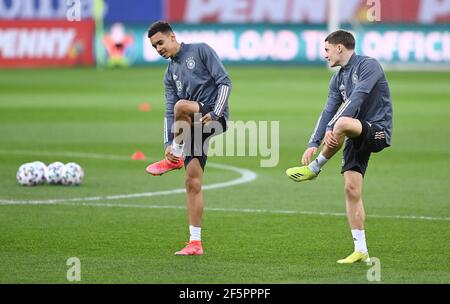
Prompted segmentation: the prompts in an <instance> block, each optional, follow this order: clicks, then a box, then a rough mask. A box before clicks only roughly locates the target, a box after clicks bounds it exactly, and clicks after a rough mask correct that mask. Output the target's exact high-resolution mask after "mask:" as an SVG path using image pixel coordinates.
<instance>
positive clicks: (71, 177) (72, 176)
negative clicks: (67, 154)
mask: <svg viewBox="0 0 450 304" xmlns="http://www.w3.org/2000/svg"><path fill="white" fill-rule="evenodd" d="M83 178H84V171H83V168H81V166H80V165H79V164H77V163H73V162H71V163H67V164H65V165H64V173H63V176H62V183H63V185H79V184H81V182H82V181H83Z"/></svg>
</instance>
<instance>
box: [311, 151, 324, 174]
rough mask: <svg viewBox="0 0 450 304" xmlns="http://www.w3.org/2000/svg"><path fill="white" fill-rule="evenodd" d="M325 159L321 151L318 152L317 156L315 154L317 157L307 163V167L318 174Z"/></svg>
mask: <svg viewBox="0 0 450 304" xmlns="http://www.w3.org/2000/svg"><path fill="white" fill-rule="evenodd" d="M327 161H328V159H327V158H325V156H323V155H322V153H320V154H319V156H317V158H316V159H315V160H313V161H312V162H311V163H310V164H309V165H308V167H309V169H311V171H312V172H314V173H315V174H319V172H320V168H322V167H323V165H325V164H326V162H327Z"/></svg>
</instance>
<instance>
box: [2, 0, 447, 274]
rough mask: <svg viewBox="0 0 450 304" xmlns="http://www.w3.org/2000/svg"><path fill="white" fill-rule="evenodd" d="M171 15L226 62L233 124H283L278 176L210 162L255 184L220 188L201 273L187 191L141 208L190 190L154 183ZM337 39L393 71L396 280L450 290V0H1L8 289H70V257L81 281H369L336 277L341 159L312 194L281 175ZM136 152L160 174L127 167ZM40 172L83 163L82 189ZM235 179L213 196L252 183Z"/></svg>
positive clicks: (388, 211)
mask: <svg viewBox="0 0 450 304" xmlns="http://www.w3.org/2000/svg"><path fill="white" fill-rule="evenodd" d="M160 19H165V20H168V21H169V22H171V23H172V25H173V27H174V29H175V32H176V34H177V36H178V40H179V41H184V42H206V43H208V44H210V45H211V46H212V47H213V48H214V49H215V50H216V51H217V53H218V54H219V56H220V57H221V58H222V59H223V61H224V63H225V65H226V67H227V69H228V71H229V72H230V75H231V79H232V81H233V92H232V95H231V99H230V107H231V115H232V116H231V118H232V119H233V120H242V121H250V120H255V121H280V134H279V135H280V136H279V147H280V155H279V157H280V159H279V164H278V165H277V166H275V167H272V168H261V167H260V161H259V158H258V157H211V159H210V162H211V163H219V164H221V165H228V166H233V168H240V169H245V170H252V171H253V172H255V173H256V174H257V178H256V179H255V180H253V181H252V182H250V183H246V184H241V185H236V186H235V187H230V188H224V189H217V190H214V191H205V197H206V207H207V210H206V211H205V224H204V230H203V231H204V232H203V238H204V240H205V250H206V253H207V255H205V256H204V257H202V258H201V259H199V260H195V259H184V260H183V259H179V258H175V257H173V256H172V254H173V252H174V251H175V250H177V249H179V248H178V247H180V246H182V245H183V241H185V240H186V235H187V224H186V214H185V210H184V196H183V194H182V193H180V192H178V194H177V193H174V195H167V196H164V195H159V196H158V194H157V195H154V197H153V194H147V195H142V196H139V195H136V194H139V193H141V194H142V193H149V191H151V193H160V192H161V191H163V192H164V191H166V190H168V191H169V192H170V190H171V189H180V188H183V176H182V174H180V173H177V174H172V175H170V176H169V175H167V176H163V177H161V178H159V179H156V178H153V177H151V176H147V175H145V173H144V171H143V170H144V168H145V165H146V164H147V162H150V161H155V160H158V159H159V158H160V157H161V156H162V128H163V125H162V117H163V113H164V112H163V111H164V104H163V96H164V95H163V86H162V77H163V73H164V68H165V64H166V63H165V61H164V60H163V59H162V58H160V57H159V56H158V55H157V54H156V52H155V51H154V50H153V49H152V48H151V45H150V44H149V43H148V42H147V37H146V30H147V28H148V26H149V25H150V24H151V23H152V22H154V21H156V20H160ZM336 28H344V29H348V30H351V31H352V32H353V33H354V34H355V35H356V40H357V47H356V51H357V53H359V54H362V55H368V56H372V57H375V58H377V59H378V60H379V61H380V62H381V63H382V64H383V66H384V67H385V68H386V70H387V76H388V79H389V81H390V85H391V91H392V95H393V103H394V135H393V136H394V137H393V146H392V148H390V149H388V150H386V151H385V152H383V153H381V154H380V155H376V156H374V157H373V158H372V160H371V166H370V167H369V170H368V176H367V178H366V189H365V200H366V211H367V218H368V219H367V228H366V230H367V231H368V232H367V233H368V245H369V250H371V254H372V255H373V256H375V257H379V259H380V261H381V263H382V264H381V265H382V266H381V269H382V276H381V281H382V282H386V283H450V271H449V270H450V258H449V255H448V252H450V247H449V246H450V245H449V244H450V243H449V242H448V240H449V239H450V229H449V228H450V200H449V196H448V181H449V178H450V175H449V172H450V163H449V159H450V155H449V148H450V146H449V143H448V138H449V137H450V124H449V117H450V105H449V101H450V73H449V71H450V32H449V30H450V0H379V1H376V0H367V1H366V0H345V1H344V0H340V1H338V0H315V1H310V0H273V1H265V0H227V1H225V0H151V1H150V0H148V1H142V0H127V1H123V0H105V1H97V0H79V1H77V0H0V169H1V170H0V231H1V233H0V261H1V263H0V283H65V282H68V281H67V278H66V272H67V271H68V269H69V266H68V265H66V260H67V259H68V258H70V257H78V258H79V259H80V261H81V265H82V266H81V267H82V273H81V283H128V282H135V283H136V282H138V283H368V282H370V281H368V279H367V276H366V272H367V267H365V266H362V265H357V266H355V267H347V268H342V267H341V266H338V265H336V264H335V260H336V259H338V258H341V257H343V256H345V255H347V254H348V253H349V252H350V251H351V250H352V248H351V245H352V244H351V242H352V241H351V236H350V233H349V231H348V228H347V223H346V218H345V215H344V212H345V210H344V203H343V194H342V178H341V176H340V175H339V174H338V172H339V163H340V159H339V157H337V158H336V159H333V161H332V162H330V164H329V165H328V168H327V170H326V171H324V172H323V173H322V176H321V180H320V181H317V182H315V183H311V184H307V185H304V187H299V185H297V184H294V183H291V182H290V181H289V180H288V179H287V178H286V177H285V176H284V170H285V168H287V167H290V166H292V165H293V164H296V162H297V159H298V157H299V155H300V153H302V152H303V149H304V147H305V145H306V143H307V141H308V139H309V136H310V133H311V131H312V129H313V126H314V123H315V121H316V119H317V117H318V115H319V113H320V111H321V109H322V107H323V105H324V103H325V100H326V96H327V93H328V82H329V79H330V77H331V71H330V70H329V69H328V68H326V65H325V60H324V59H323V57H324V51H323V40H324V37H325V36H326V35H327V33H328V32H329V31H330V30H333V29H336ZM138 150H139V151H143V152H144V153H145V155H146V156H147V159H146V161H147V162H142V161H141V162H137V161H133V160H131V159H130V156H131V155H132V153H134V152H135V151H138ZM34 160H41V161H44V162H45V163H46V164H48V163H50V162H53V161H56V160H59V161H63V162H69V161H76V162H78V163H80V164H81V165H82V166H83V168H84V170H85V173H86V177H85V181H84V182H83V184H82V185H81V186H80V187H57V186H50V185H44V186H38V187H21V186H19V185H18V184H17V182H16V181H15V178H14V177H15V173H16V170H17V168H18V167H19V166H20V164H22V163H25V162H27V161H34ZM223 169H224V168H223V167H220V165H217V164H216V166H215V167H214V165H211V167H209V168H208V170H207V174H206V176H205V181H206V184H214V183H221V182H224V181H230V180H235V179H237V178H239V177H241V175H240V174H242V172H241V173H239V172H238V171H236V170H234V171H233V170H223ZM302 186H303V185H302ZM324 187H325V190H324ZM280 193H281V194H282V195H280ZM124 194H126V195H124ZM128 194H130V195H129V196H127V195H128ZM115 195H116V196H115ZM114 204H116V205H114ZM102 206H103V207H109V208H101V207H102ZM127 207H129V208H127ZM208 208H209V209H208ZM360 266H361V267H360Z"/></svg>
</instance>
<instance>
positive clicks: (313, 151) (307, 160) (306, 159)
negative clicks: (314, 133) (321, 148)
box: [302, 147, 317, 166]
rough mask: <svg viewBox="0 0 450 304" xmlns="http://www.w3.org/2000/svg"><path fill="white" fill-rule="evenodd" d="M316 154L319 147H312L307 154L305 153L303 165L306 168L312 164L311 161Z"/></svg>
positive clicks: (306, 151)
mask: <svg viewBox="0 0 450 304" xmlns="http://www.w3.org/2000/svg"><path fill="white" fill-rule="evenodd" d="M316 152H317V147H310V148H308V149H306V150H305V152H303V156H302V164H303V165H305V166H306V165H308V164H309V163H310V162H311V159H312V157H313V156H314V154H316Z"/></svg>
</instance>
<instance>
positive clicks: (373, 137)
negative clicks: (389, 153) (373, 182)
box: [341, 120, 388, 176]
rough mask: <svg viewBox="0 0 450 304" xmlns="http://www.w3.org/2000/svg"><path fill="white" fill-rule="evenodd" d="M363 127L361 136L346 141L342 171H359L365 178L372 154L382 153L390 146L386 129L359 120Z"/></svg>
mask: <svg viewBox="0 0 450 304" xmlns="http://www.w3.org/2000/svg"><path fill="white" fill-rule="evenodd" d="M359 121H360V122H361V125H362V132H361V135H360V136H358V137H356V138H348V139H347V140H346V141H345V148H344V153H343V154H344V155H343V159H342V170H341V173H344V172H345V171H349V170H352V171H357V172H359V173H361V174H362V175H363V176H364V174H365V173H366V170H367V166H368V163H369V158H370V154H371V153H372V152H373V153H376V152H380V151H381V150H383V149H384V148H386V147H387V146H388V144H387V143H386V134H385V132H384V129H383V128H381V127H379V126H377V125H375V124H371V123H368V122H367V121H363V120H359Z"/></svg>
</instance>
